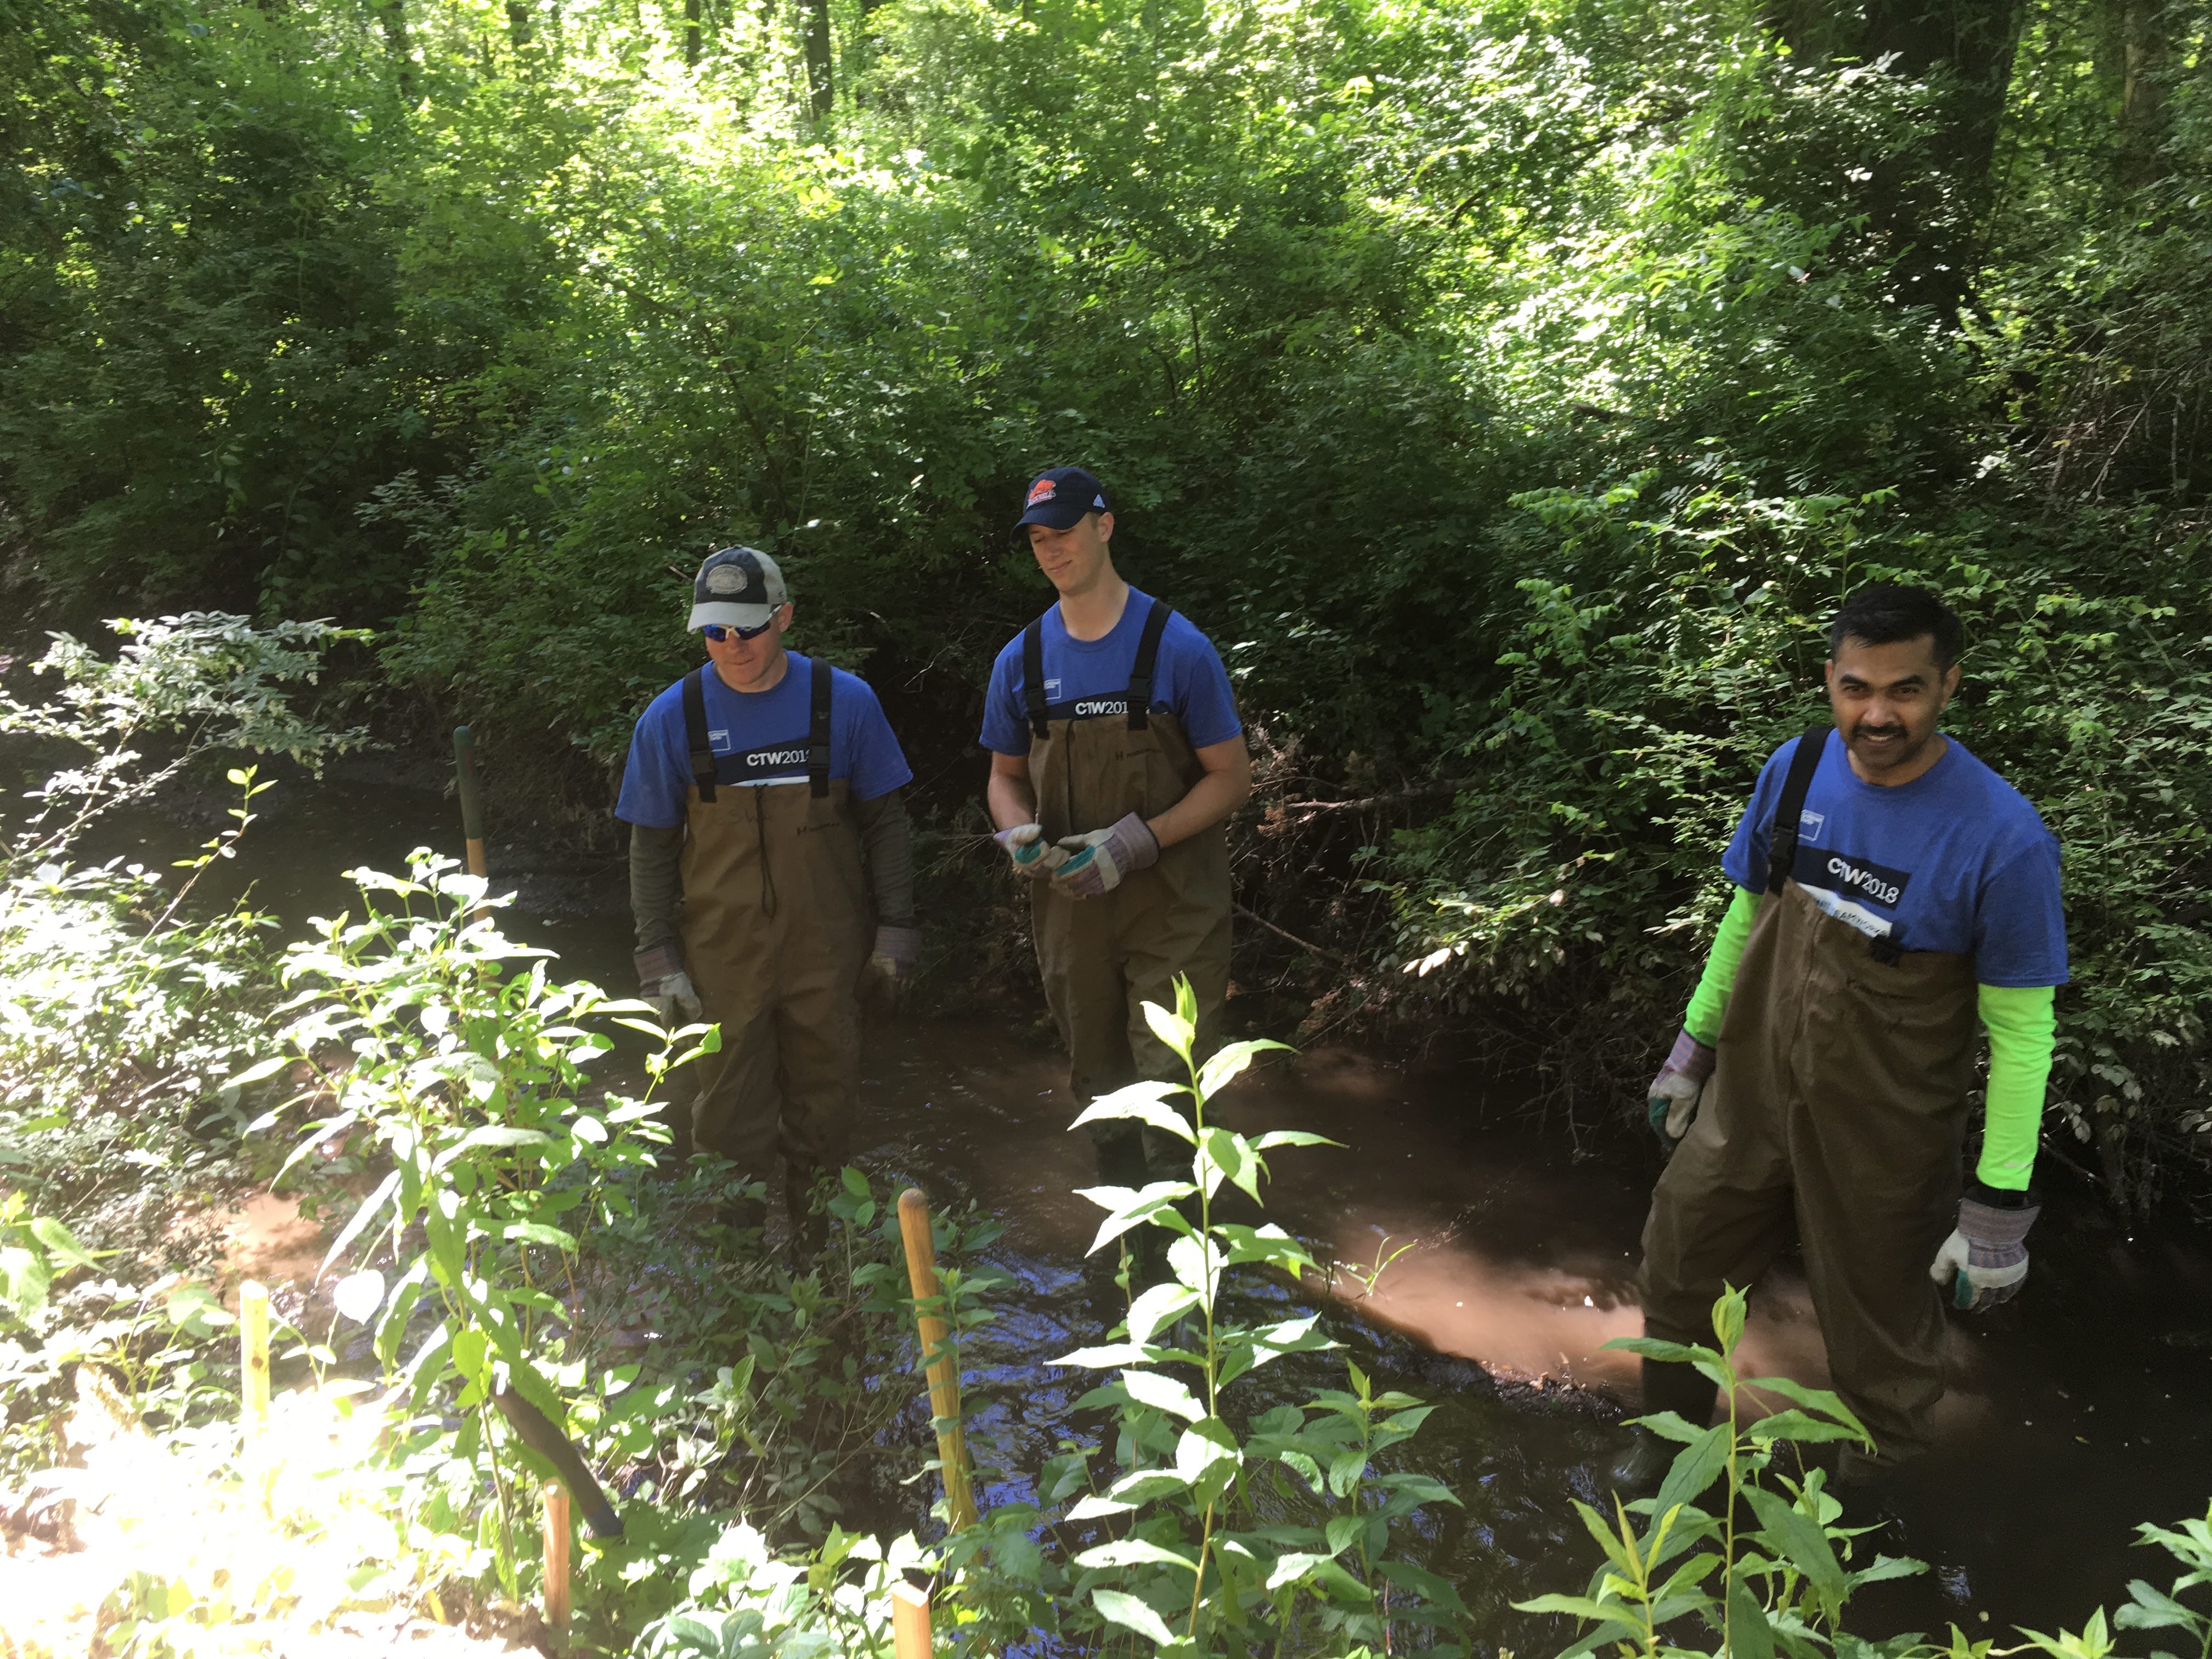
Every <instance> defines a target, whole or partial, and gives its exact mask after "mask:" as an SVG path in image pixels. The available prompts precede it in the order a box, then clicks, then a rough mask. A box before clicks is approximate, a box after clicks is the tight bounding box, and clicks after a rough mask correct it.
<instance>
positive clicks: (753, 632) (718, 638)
mask: <svg viewBox="0 0 2212 1659" xmlns="http://www.w3.org/2000/svg"><path fill="white" fill-rule="evenodd" d="M773 627H775V617H774V616H770V617H769V619H768V620H767V621H766V622H764V623H762V624H761V625H760V626H759V627H758V628H740V627H738V625H737V624H736V623H707V624H706V625H705V626H704V627H702V628H701V629H700V630H699V631H700V632H701V633H702V634H704V635H706V636H707V637H708V639H710V640H712V641H714V643H715V644H717V645H720V644H721V643H722V642H723V641H725V640H757V639H758V638H759V637H760V636H761V635H763V634H765V633H767V632H768V630H769V629H771V628H773Z"/></svg>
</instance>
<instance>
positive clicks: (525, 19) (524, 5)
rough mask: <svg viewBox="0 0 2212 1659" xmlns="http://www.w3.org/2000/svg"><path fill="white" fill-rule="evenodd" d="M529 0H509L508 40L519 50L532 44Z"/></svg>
mask: <svg viewBox="0 0 2212 1659" xmlns="http://www.w3.org/2000/svg"><path fill="white" fill-rule="evenodd" d="M530 35H531V31H530V4H529V0H507V44H508V45H509V46H513V48H514V49H515V50H516V51H517V52H520V51H521V50H522V49H523V48H524V47H525V46H528V45H529V44H530Z"/></svg>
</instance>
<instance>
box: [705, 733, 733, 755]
mask: <svg viewBox="0 0 2212 1659" xmlns="http://www.w3.org/2000/svg"><path fill="white" fill-rule="evenodd" d="M707 746H708V748H709V749H711V750H714V752H715V753H716V754H718V755H726V754H728V753H729V752H730V750H731V743H730V728H729V727H728V726H723V727H721V728H720V730H719V731H717V730H713V729H709V730H708V733H707Z"/></svg>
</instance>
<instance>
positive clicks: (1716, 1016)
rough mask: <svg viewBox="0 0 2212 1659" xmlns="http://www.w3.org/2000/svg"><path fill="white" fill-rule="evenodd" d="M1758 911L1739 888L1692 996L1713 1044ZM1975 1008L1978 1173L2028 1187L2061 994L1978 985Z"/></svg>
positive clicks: (1697, 1033) (1704, 1034) (1688, 1022)
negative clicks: (1980, 1111)
mask: <svg viewBox="0 0 2212 1659" xmlns="http://www.w3.org/2000/svg"><path fill="white" fill-rule="evenodd" d="M1758 914H1759V898H1758V896H1757V895H1756V894H1753V893H1750V892H1747V891H1746V890H1744V889H1742V888H1741V887H1739V888H1737V889H1736V891H1735V898H1734V899H1733V900H1732V901H1731V902H1729V908H1728V914H1727V915H1725V916H1723V917H1722V918H1721V926H1720V931H1719V932H1718V933H1716V934H1715V935H1714V936H1713V948H1712V953H1711V955H1710V956H1708V957H1706V958H1705V973H1704V975H1702V976H1700V978H1699V981H1698V988H1697V992H1696V994H1694V995H1692V997H1691V999H1690V1007H1689V1012H1687V1013H1686V1014H1685V1015H1684V1016H1683V1017H1682V1024H1683V1025H1684V1027H1685V1028H1686V1030H1688V1031H1689V1033H1690V1035H1691V1036H1693V1037H1695V1038H1697V1040H1698V1041H1699V1042H1703V1043H1706V1044H1708V1045H1711V1044H1713V1043H1716V1042H1718V1041H1719V1039H1720V1033H1721V1019H1722V1017H1723V1015H1725V1014H1726V1013H1727V1012H1728V1002H1729V993H1730V992H1732V991H1734V990H1735V975H1736V969H1738V968H1739V967H1741V965H1742V963H1743V947H1744V945H1745V944H1746V943H1747V942H1748V941H1749V939H1750V938H1751V923H1752V918H1753V917H1754V916H1755V915H1758ZM1976 989H1977V991H1978V997H1977V1000H1976V1006H1977V1007H1978V1011H1979V1012H1980V1014H1981V1018H1982V1025H1983V1028H1984V1030H1987V1031H1988V1032H1989V1036H1990V1087H1989V1103H1988V1107H1987V1110H1986V1114H1985V1119H1986V1121H1985V1122H1984V1126H1983V1132H1982V1158H1981V1162H1980V1164H1978V1165H1977V1166H1976V1169H1975V1171H1974V1173H1975V1174H1976V1175H1977V1176H1978V1177H1979V1178H1980V1180H1981V1182H1982V1183H1983V1184H1984V1186H1989V1187H2000V1188H2004V1189H2005V1190H2007V1191H2008V1192H2021V1191H2024V1190H2026V1188H2027V1184H2028V1180H2029V1177H2030V1176H2033V1174H2034V1173H2035V1147H2036V1139H2037V1137H2038V1135H2039V1133H2040V1132H2041V1128H2042V1123H2043V1095H2044V1090H2045V1086H2046V1085H2048V1084H2049V1082H2050V1079H2051V1048H2052V1047H2053V1044H2054V1042H2056V1039H2057V1031H2058V1020H2057V1011H2056V1007H2055V1001H2056V994H2055V993H2054V992H2053V990H2052V988H2051V987H2050V986H2048V985H2037V986H2028V987H2014V986H2006V985H1983V986H1978V987H1976Z"/></svg>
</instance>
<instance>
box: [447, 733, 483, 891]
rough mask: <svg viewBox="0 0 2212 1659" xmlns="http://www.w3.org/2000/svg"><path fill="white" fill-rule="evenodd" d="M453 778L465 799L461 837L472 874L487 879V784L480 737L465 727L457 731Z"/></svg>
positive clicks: (454, 739) (463, 799)
mask: <svg viewBox="0 0 2212 1659" xmlns="http://www.w3.org/2000/svg"><path fill="white" fill-rule="evenodd" d="M453 776H454V779H455V781H456V785H457V787H459V791H460V796H461V834H462V835H463V836H465V837H466V838H467V840H468V857H469V873H470V874H471V875H472V876H481V875H484V874H486V873H487V872H486V870H485V867H484V845H483V844H484V814H483V782H482V781H480V780H479V779H478V778H477V735H476V733H475V732H471V731H470V730H469V728H468V727H467V726H455V727H454V728H453Z"/></svg>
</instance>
